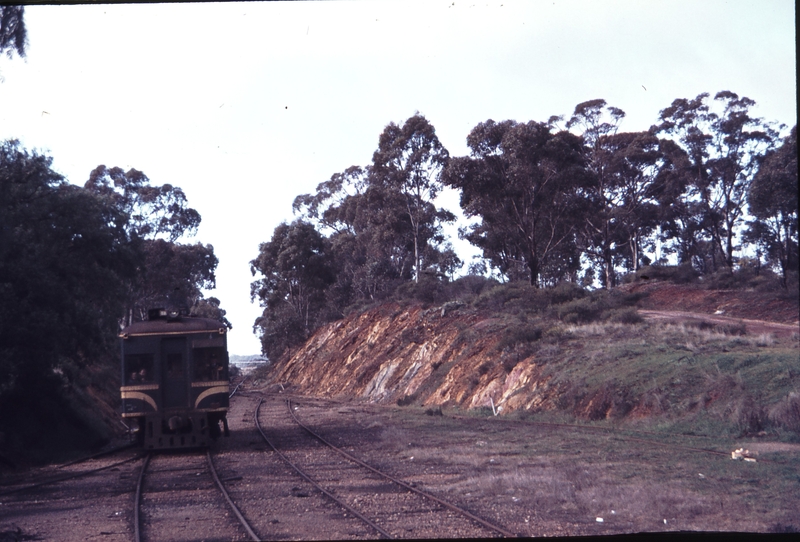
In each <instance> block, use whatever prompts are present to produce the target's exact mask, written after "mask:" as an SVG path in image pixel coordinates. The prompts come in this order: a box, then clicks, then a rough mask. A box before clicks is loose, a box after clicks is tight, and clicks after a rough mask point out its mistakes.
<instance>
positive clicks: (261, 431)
mask: <svg viewBox="0 0 800 542" xmlns="http://www.w3.org/2000/svg"><path fill="white" fill-rule="evenodd" d="M263 402H264V399H259V400H258V406H257V407H256V412H255V415H254V420H255V423H256V427H257V428H258V432H259V433H261V436H262V438H263V439H264V440H265V441H266V443H267V444H269V447H270V448H272V449H273V451H275V453H276V454H278V456H279V457H280V458H281V459H282V460H283V461H284V462H286V463H287V464H288V465H289V466H291V467H292V468H293V469H294V470H295V472H297V474H299V475H300V476H301V477H302V478H303V479H304V480H305V481H306V482H308V483H309V484H311V485H312V486H314V487H315V488H317V489H318V490H319V491H320V492H321V493H322V494H324V495H325V496H327V497H328V498H329V499H331V500H332V501H333V502H335V503H336V504H338V505H339V506H341V507H342V508H344V509H345V510H347V511H348V512H350V513H351V514H353V516H355V517H357V518H358V519H360V520H361V521H363V522H364V523H365V524H367V525H369V526H370V527H371V528H373V529H374V530H375V531H377V532H378V533H380V534H381V535H382V536H383V537H385V538H390V539H391V538H394V537H393V536H392V535H391V534H389V533H388V532H386V531H385V530H384V529H382V528H381V527H380V526H379V525H377V524H376V523H375V522H373V521H371V520H370V519H369V518H367V517H365V516H364V515H362V514H361V513H360V512H358V511H357V510H354V509H353V508H351V507H350V506H349V505H348V504H347V503H345V502H343V501H342V500H341V499H338V498H337V497H335V496H334V495H333V494H332V493H331V492H330V491H328V490H326V489H325V488H323V487H322V486H320V485H319V484H318V483H317V482H315V481H314V480H312V479H311V478H310V477H309V476H308V475H307V474H306V473H305V472H303V471H302V470H301V469H300V468H299V467H298V466H297V465H295V464H294V463H292V462H291V461H290V460H289V458H288V457H286V456H285V455H284V454H283V453H282V452H281V451H280V450H278V448H277V447H276V446H275V445H274V444H273V443H272V441H270V440H269V438H267V435H266V433H264V430H263V429H262V428H261V423H260V422H259V421H258V412H259V410H260V409H261V404H262V403H263Z"/></svg>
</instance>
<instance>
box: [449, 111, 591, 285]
mask: <svg viewBox="0 0 800 542" xmlns="http://www.w3.org/2000/svg"><path fill="white" fill-rule="evenodd" d="M467 145H468V146H469V147H470V149H471V153H470V156H463V157H457V158H453V159H452V160H451V161H450V164H449V165H448V167H447V169H446V170H445V174H444V176H443V181H444V183H445V184H446V185H448V186H451V187H453V188H455V189H458V190H460V191H461V208H462V209H463V211H464V213H465V214H466V215H467V216H468V217H477V218H480V219H481V220H480V222H479V223H477V224H475V225H473V226H471V227H469V228H468V229H465V230H463V231H462V236H463V237H464V238H466V239H467V240H469V241H470V242H471V243H472V244H473V245H475V246H477V247H479V248H481V249H482V250H483V255H484V257H485V258H486V259H487V260H489V262H490V263H491V265H492V266H493V267H495V268H497V269H499V270H500V272H501V273H503V274H504V275H506V276H507V277H509V278H510V279H512V280H514V279H521V278H523V277H524V278H527V279H528V280H529V281H530V283H531V285H533V286H534V287H539V286H540V275H541V272H542V269H543V268H544V267H547V266H550V267H552V268H554V269H560V270H561V271H562V272H568V269H569V268H570V267H571V266H572V267H574V265H577V258H569V257H568V256H567V255H569V254H572V253H573V252H574V250H572V249H570V248H569V247H571V246H572V244H573V243H574V239H575V232H576V229H577V223H576V220H575V217H576V216H577V215H578V214H579V213H578V212H576V211H579V210H580V208H581V205H582V202H581V200H580V199H579V198H578V197H577V195H578V191H577V189H578V187H579V186H580V185H581V183H583V182H585V181H586V175H585V170H584V168H583V156H582V153H581V141H580V139H579V138H578V137H576V136H574V135H573V134H570V133H568V132H565V131H560V132H558V133H552V131H551V126H550V125H549V124H546V123H539V122H535V121H530V122H528V123H524V124H523V123H517V122H516V121H512V120H507V121H503V122H500V123H497V122H495V121H493V120H491V119H490V120H487V121H486V122H482V123H480V124H478V125H477V126H476V127H475V128H473V130H472V131H471V132H470V134H469V136H468V137H467ZM557 255H558V256H559V257H560V259H561V260H564V261H559V262H549V261H548V259H549V258H555V257H556V256H557ZM567 259H571V260H572V263H571V264H570V263H569V262H567V264H566V265H564V264H565V262H566V260H567ZM521 269H524V270H525V273H521V272H520V271H521Z"/></svg>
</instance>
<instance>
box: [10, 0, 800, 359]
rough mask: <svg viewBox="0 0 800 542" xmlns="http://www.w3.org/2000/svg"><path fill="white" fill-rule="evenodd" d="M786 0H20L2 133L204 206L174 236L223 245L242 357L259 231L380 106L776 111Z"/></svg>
mask: <svg viewBox="0 0 800 542" xmlns="http://www.w3.org/2000/svg"><path fill="white" fill-rule="evenodd" d="M794 10H795V8H794V2H792V1H791V0H778V1H763V0H762V1H759V2H752V1H750V0H746V1H720V0H717V1H713V0H703V1H702V2H697V1H694V0H691V1H676V0H668V1H660V0H659V1H656V0H647V1H645V0H636V1H624V0H617V1H612V0H592V1H588V0H573V1H560V0H559V1H555V2H553V1H525V2H517V1H509V0H501V1H499V2H486V1H483V2H478V1H460V0H456V1H455V2H453V0H449V1H435V0H434V1H431V0H427V1H425V2H409V1H403V2H387V1H372V2H367V1H362V2H297V3H258V2H245V3H227V2H226V3H218V4H212V3H206V4H142V5H89V6H87V5H82V6H70V5H54V6H28V7H26V8H25V15H26V24H27V28H28V39H29V47H28V56H27V59H26V60H20V59H18V58H16V57H15V58H14V59H11V60H9V59H8V58H6V57H2V59H0V74H2V76H3V78H4V81H3V82H2V83H0V139H7V138H17V139H19V140H21V142H22V143H23V145H24V146H25V147H27V148H28V149H37V150H39V151H41V152H45V153H47V154H49V155H50V156H52V157H53V159H54V168H55V169H56V170H58V171H59V172H60V173H62V174H63V175H64V176H66V177H67V178H68V179H69V180H70V181H71V182H73V183H76V184H81V185H82V184H83V183H84V182H85V181H86V179H87V178H88V175H89V172H90V171H91V170H92V169H94V168H95V167H96V166H98V165H99V164H105V165H107V166H109V167H112V166H120V167H122V168H124V169H128V168H131V167H135V168H136V169H139V170H141V171H143V172H144V173H145V174H146V175H147V176H148V177H149V178H150V179H151V182H152V183H153V184H163V183H171V184H174V185H177V186H180V187H181V188H183V189H184V191H185V192H186V194H187V196H188V198H189V204H190V206H192V207H194V208H195V209H197V210H198V211H199V212H200V214H201V215H202V217H203V222H202V225H201V227H200V230H199V233H198V235H197V236H196V237H195V238H190V239H187V240H186V241H188V242H195V241H201V242H203V243H211V244H212V245H213V246H214V250H215V253H216V255H217V257H218V258H219V260H220V264H219V267H218V268H217V289H216V290H214V291H211V292H208V295H213V296H216V297H218V298H219V299H220V300H221V301H222V307H223V308H224V309H226V310H227V311H228V317H229V319H230V320H231V322H232V323H233V325H234V329H233V330H232V332H231V333H230V336H229V350H230V352H231V354H242V355H243V354H254V353H258V352H259V351H260V345H259V342H258V340H257V338H256V337H255V335H253V333H252V331H251V328H252V324H253V321H254V320H255V318H256V317H257V316H258V315H259V314H260V312H261V310H260V308H259V307H258V306H257V304H251V303H250V282H251V281H252V280H253V277H252V275H251V274H250V270H249V261H250V260H252V259H253V258H255V257H256V256H257V254H258V244H259V243H260V242H264V241H268V240H269V239H270V238H271V236H272V232H273V229H274V228H275V226H277V225H278V224H279V223H280V222H282V221H291V220H292V219H293V216H292V209H291V204H292V201H293V200H294V198H295V196H296V195H298V194H302V193H308V192H313V191H314V189H315V188H316V185H317V184H318V183H320V182H322V181H325V180H327V179H328V178H330V176H331V175H332V174H333V173H336V172H341V171H343V170H344V169H346V168H347V167H349V166H351V165H362V166H364V165H367V164H368V163H369V161H370V159H371V157H372V153H373V152H374V150H375V149H376V147H377V143H378V136H379V135H380V133H381V132H382V130H383V128H384V126H385V125H386V124H388V123H389V122H391V121H394V122H396V123H398V124H402V123H403V122H404V121H405V120H406V119H407V118H408V117H410V116H412V115H413V114H414V113H415V111H419V112H420V113H422V114H423V115H425V116H426V117H427V118H428V120H429V121H430V122H431V123H432V124H433V125H434V127H435V128H436V131H437V135H438V136H439V138H440V140H441V141H442V143H443V144H444V145H445V147H446V148H447V149H448V150H449V151H450V154H451V156H460V155H464V154H466V153H467V147H466V143H465V140H466V136H467V134H468V133H469V131H470V130H471V129H472V128H473V127H474V126H475V125H476V124H478V123H479V122H483V121H485V120H487V119H489V118H491V119H494V120H496V121H501V120H505V119H514V120H517V121H520V122H526V121H528V120H537V121H545V120H547V119H548V118H549V117H550V116H551V115H561V114H563V115H567V116H569V115H570V114H571V113H572V111H573V109H574V108H575V105H577V104H578V103H580V102H583V101H586V100H590V99H595V98H603V99H605V100H606V101H607V102H608V103H609V104H610V105H614V106H616V107H619V108H621V109H623V110H624V111H625V112H626V113H627V117H626V120H625V122H624V123H623V125H622V129H623V130H628V131H634V130H643V129H647V128H648V127H649V126H650V125H651V124H654V123H655V122H656V119H657V116H658V112H659V111H660V110H661V109H663V108H665V107H667V106H669V105H670V103H671V102H672V100H674V99H676V98H693V97H695V96H696V95H697V94H699V93H701V92H709V93H711V94H712V96H713V94H714V93H716V92H717V91H719V90H731V91H734V92H736V93H738V94H739V95H744V96H748V97H750V98H752V99H754V100H756V102H757V103H758V106H757V107H756V109H755V111H754V112H755V114H756V115H757V116H761V117H763V118H765V119H766V120H777V121H780V122H782V123H785V124H787V125H789V126H792V125H794V124H795V123H796V111H797V103H796V73H795V67H796V59H795V28H794V21H795V13H794ZM645 88H646V90H645ZM450 202H451V203H452V205H453V206H454V207H457V199H456V198H454V197H451V198H450ZM456 241H457V240H456ZM462 243H463V242H462ZM456 244H457V246H458V247H460V248H459V250H461V251H463V254H464V255H465V256H467V257H466V258H464V259H467V260H468V259H469V253H470V251H469V247H468V245H467V246H466V248H465V247H464V245H463V244H462V245H459V244H458V243H456Z"/></svg>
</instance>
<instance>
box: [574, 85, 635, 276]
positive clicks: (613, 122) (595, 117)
mask: <svg viewBox="0 0 800 542" xmlns="http://www.w3.org/2000/svg"><path fill="white" fill-rule="evenodd" d="M624 117H625V112H624V111H622V110H621V109H619V108H616V107H611V106H607V105H606V101H605V100H602V99H597V100H590V101H588V102H583V103H580V104H578V105H577V106H575V111H574V112H573V114H572V117H571V118H570V119H569V121H568V122H567V128H570V129H571V128H574V127H578V128H579V129H581V134H580V137H581V138H582V140H583V145H584V147H583V152H584V155H585V167H586V169H587V171H588V173H589V174H590V175H589V181H590V182H588V183H586V184H585V185H584V187H583V188H582V192H583V194H584V195H585V197H586V199H587V202H588V206H587V209H586V210H585V211H584V213H583V227H582V238H583V245H584V248H585V250H586V255H587V256H588V257H589V259H590V260H592V261H593V262H594V263H595V264H596V265H598V266H599V267H600V268H601V273H602V275H601V276H602V282H603V286H604V287H606V288H611V287H613V286H614V284H615V282H616V280H615V273H614V256H615V252H616V250H615V248H616V247H615V244H616V240H617V237H618V232H617V231H616V230H617V229H618V227H619V226H620V225H621V224H620V223H619V219H618V217H617V216H615V215H616V213H615V211H616V210H617V209H618V208H619V207H621V205H622V201H621V199H622V195H621V190H620V188H621V187H620V180H621V179H622V177H621V176H620V175H614V174H613V173H612V171H611V168H612V167H613V166H612V162H613V161H614V159H615V154H616V152H617V151H618V149H617V147H618V146H619V142H618V141H615V140H614V135H615V134H617V131H618V129H619V125H620V123H621V122H622V119H623V118H624Z"/></svg>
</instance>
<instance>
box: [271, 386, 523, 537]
mask: <svg viewBox="0 0 800 542" xmlns="http://www.w3.org/2000/svg"><path fill="white" fill-rule="evenodd" d="M259 404H260V403H259ZM286 406H287V407H288V408H289V414H291V416H292V418H293V419H294V421H295V423H296V424H297V425H299V426H300V427H302V428H303V429H305V430H306V431H307V432H308V433H309V434H311V436H313V437H314V438H316V439H317V440H319V441H320V442H322V443H323V444H325V445H326V446H328V447H329V448H331V449H332V450H334V451H336V452H338V453H339V454H341V455H342V456H344V457H346V458H347V459H349V460H350V461H353V462H355V463H358V464H359V465H361V466H362V467H364V468H366V469H369V470H370V471H372V472H374V473H375V474H377V475H379V476H382V477H383V478H386V479H387V480H389V481H390V482H393V483H395V484H398V485H400V486H402V487H404V488H406V489H408V490H409V491H411V492H413V493H416V494H417V495H421V496H423V497H425V498H427V499H430V500H432V501H434V502H436V503H438V504H440V505H442V506H444V507H445V508H449V509H450V510H452V511H453V512H456V513H458V514H461V515H462V516H465V517H467V518H469V519H471V520H472V521H474V522H476V523H478V524H480V525H481V526H483V527H485V528H486V529H489V530H490V531H494V532H496V533H499V534H501V535H503V536H505V537H509V538H517V537H518V535H517V534H515V533H512V532H511V531H507V530H505V529H503V528H502V527H498V526H497V525H494V524H492V523H489V522H488V521H486V520H484V519H482V518H479V517H478V516H476V515H475V514H473V513H471V512H468V511H467V510H464V509H463V508H459V507H458V506H456V505H454V504H451V503H449V502H447V501H444V500H442V499H440V498H439V497H436V496H435V495H431V494H430V493H428V492H426V491H422V490H421V489H417V488H416V487H414V486H412V485H411V484H409V483H406V482H404V481H402V480H399V479H397V478H394V477H393V476H391V475H389V474H386V473H384V472H382V471H380V470H378V469H376V468H375V467H373V466H371V465H369V464H367V463H365V462H363V461H361V460H360V459H358V458H357V457H354V456H353V455H351V454H349V453H347V452H345V451H344V450H342V449H341V448H338V447H337V446H335V445H333V444H331V443H330V442H328V441H327V440H325V439H324V438H322V437H321V436H320V435H318V434H317V433H315V432H314V431H312V430H311V429H309V428H308V427H307V426H306V425H304V424H303V423H302V422H301V421H300V420H299V419H298V418H297V416H296V415H295V413H294V411H293V410H292V402H291V400H290V399H287V400H286Z"/></svg>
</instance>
